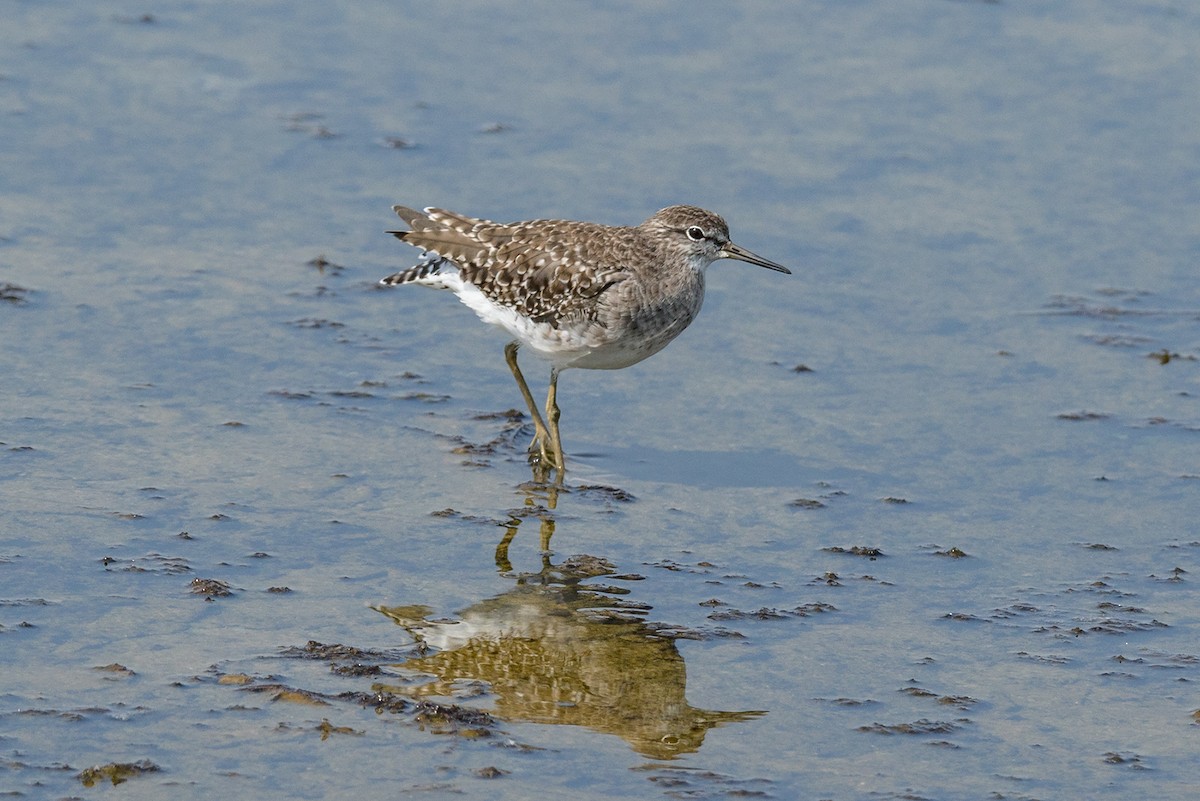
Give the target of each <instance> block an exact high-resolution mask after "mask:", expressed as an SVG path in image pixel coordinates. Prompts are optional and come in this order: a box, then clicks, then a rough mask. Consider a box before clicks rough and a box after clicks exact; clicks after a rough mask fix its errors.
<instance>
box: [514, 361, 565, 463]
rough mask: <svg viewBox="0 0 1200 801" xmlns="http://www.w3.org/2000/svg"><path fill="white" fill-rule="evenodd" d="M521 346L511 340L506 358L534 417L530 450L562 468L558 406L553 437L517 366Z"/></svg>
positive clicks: (552, 389)
mask: <svg viewBox="0 0 1200 801" xmlns="http://www.w3.org/2000/svg"><path fill="white" fill-rule="evenodd" d="M519 347H520V343H519V342H509V343H508V344H507V345H505V346H504V360H505V361H506V362H508V369H509V370H511V371H512V374H513V378H515V379H516V380H517V388H518V389H520V390H521V397H522V398H524V399H525V405H526V406H528V407H529V416H530V417H532V418H533V427H534V429H535V433H534V435H533V442H531V443H530V444H529V450H530V452H533V451H537V452H538V455H539V456H541V458H542V462H543V464H545V465H547V466H548V467H556V468H559V469H561V468H562V446H561V445H559V444H558V407H557V406H555V407H554V412H555V415H554V436H553V437H552V436H551V434H550V431H549V429H547V428H546V421H545V420H543V419H542V413H541V412H540V411H538V407H537V403H536V402H535V401H534V399H533V394H532V393H531V392H530V391H529V385H528V384H526V383H525V376H523V375H521V368H520V367H518V366H517V348H519ZM556 373H557V371H553V372H552V374H551V378H552V379H553V378H555V377H556ZM550 392H551V397H553V393H554V384H553V381H552V383H551V384H550ZM547 409H549V402H547Z"/></svg>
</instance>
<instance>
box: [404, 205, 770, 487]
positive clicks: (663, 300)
mask: <svg viewBox="0 0 1200 801" xmlns="http://www.w3.org/2000/svg"><path fill="white" fill-rule="evenodd" d="M392 209H393V211H395V212H396V214H398V215H400V218H401V219H402V220H404V222H406V223H407V224H408V226H409V228H411V229H412V230H410V231H388V233H389V234H392V235H394V236H395V237H396V238H397V239H400V240H402V241H404V242H407V243H409V244H410V245H415V246H416V247H419V248H421V249H422V250H423V251H424V253H423V254H422V258H421V260H420V261H419V263H418V264H417V265H416V266H415V267H411V268H410V269H407V270H405V271H403V272H399V273H396V274H395V275H390V276H388V277H387V278H384V279H383V280H382V281H380V284H383V285H386V286H392V285H395V284H420V285H422V286H428V287H434V288H437V289H449V290H450V291H452V292H453V293H454V294H455V295H457V296H458V299H459V300H461V301H462V302H463V303H465V304H466V305H467V306H469V307H470V308H471V309H472V310H473V311H474V312H475V313H476V314H477V315H479V318H480V319H481V320H483V321H484V322H486V323H492V324H493V325H497V326H499V327H500V328H503V329H504V330H505V331H507V332H508V333H509V334H510V335H511V336H512V337H514V339H513V340H512V341H511V342H509V343H508V345H507V346H506V347H505V348H504V356H505V359H506V360H507V361H508V367H509V369H510V370H512V374H513V378H515V379H516V380H517V386H518V387H519V388H520V390H521V395H522V397H524V399H525V404H526V405H527V406H528V407H529V414H530V416H531V417H532V418H533V425H534V428H535V429H536V433H535V435H534V438H533V443H532V444H531V445H530V447H529V450H530V453H531V455H532V456H531V458H537V459H540V463H541V465H543V466H544V467H548V468H553V469H557V470H559V471H561V470H562V469H563V464H564V459H563V450H562V441H561V439H560V438H559V432H558V421H559V416H560V415H559V409H558V402H557V400H556V395H557V390H558V374H559V373H560V372H561V371H563V370H565V369H566V368H568V367H584V368H589V369H593V370H615V369H618V368H621V367H628V366H629V365H631V364H636V363H638V362H640V361H641V360H642V359H645V358H646V357H647V356H652V355H653V354H655V353H658V352H659V351H660V350H662V349H663V348H664V347H666V345H667V343H668V342H670V341H671V340H672V339H674V338H675V337H677V336H679V334H680V333H681V332H682V331H683V329H685V328H687V327H688V325H689V324H690V323H691V322H692V320H694V319H695V318H696V315H697V314H698V313H699V311H700V304H701V303H702V302H703V301H704V271H705V270H706V269H707V268H708V265H710V264H712V263H713V262H714V261H716V260H718V259H737V260H738V261H744V262H748V263H750V264H757V265H758V266H760V267H766V268H768V269H770V270H776V271H778V272H781V273H788V274H790V273H791V270H789V269H788V268H786V267H784V266H782V265H780V264H776V263H775V262H773V261H769V260H767V259H764V258H763V257H761V256H757V255H755V254H754V253H751V252H750V251H748V250H746V249H745V248H742V247H739V246H738V245H735V244H734V243H733V242H730V241H729V226H727V225H726V224H725V221H724V220H723V219H721V217H719V216H718V215H716V214H713V213H712V212H710V211H705V210H704V209H700V208H697V207H695V206H668V207H667V208H665V209H663V210H662V211H660V212H658V213H657V214H655V215H654V216H653V217H651V218H650V219H648V220H646V221H645V222H644V223H642V224H641V225H637V226H632V227H630V226H619V227H614V226H608V225H599V224H597V223H588V222H573V221H570V220H532V221H529V222H517V223H495V222H492V221H490V220H482V219H476V218H474V217H467V216H464V215H462V214H456V213H454V212H452V211H446V210H445V209H435V208H428V209H425V211H423V212H420V211H416V210H415V209H410V208H408V207H407V206H393V207H392ZM522 345H525V346H528V347H529V348H530V349H532V350H533V351H535V352H536V353H537V354H538V355H539V356H541V357H542V358H544V359H547V360H548V361H549V362H550V364H551V367H550V389H549V393H548V394H547V396H546V407H545V408H546V416H545V418H544V419H543V417H542V415H541V412H540V411H539V410H538V407H537V403H536V402H535V401H534V399H533V395H532V394H531V393H530V392H529V385H528V384H526V383H525V377H524V376H523V375H521V369H520V367H518V366H517V348H519V347H521V346H522Z"/></svg>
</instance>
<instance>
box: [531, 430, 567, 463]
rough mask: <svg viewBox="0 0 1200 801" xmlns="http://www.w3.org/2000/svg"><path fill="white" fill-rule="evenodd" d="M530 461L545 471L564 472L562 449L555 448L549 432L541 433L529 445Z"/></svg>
mask: <svg viewBox="0 0 1200 801" xmlns="http://www.w3.org/2000/svg"><path fill="white" fill-rule="evenodd" d="M529 461H530V462H531V463H534V464H535V466H536V467H539V468H541V469H543V470H560V471H561V470H562V469H563V461H564V460H563V455H562V448H561V446H560V447H555V442H554V440H553V439H552V438H551V437H550V434H549V433H548V432H543V431H539V432H538V433H537V434H535V435H534V437H533V442H531V443H529Z"/></svg>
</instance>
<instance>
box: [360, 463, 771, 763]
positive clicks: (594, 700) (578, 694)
mask: <svg viewBox="0 0 1200 801" xmlns="http://www.w3.org/2000/svg"><path fill="white" fill-rule="evenodd" d="M560 489H561V487H557V486H550V487H547V486H545V485H542V484H536V483H535V484H534V485H530V486H528V487H526V488H525V490H526V499H527V504H526V509H528V510H529V514H527V515H526V516H524V517H520V518H518V517H514V519H513V520H512V522H511V524H510V525H509V526H508V528H507V530H506V533H505V536H504V539H503V540H502V541H501V543H500V545H499V546H498V547H497V550H496V563H497V566H498V567H499V568H500V570H501V572H502V573H504V574H505V575H506V576H508V577H510V578H513V579H515V582H516V583H515V586H513V587H512V589H510V590H508V591H507V592H504V593H502V594H500V595H498V596H496V597H494V598H489V599H487V600H484V601H480V602H479V603H476V604H473V605H472V606H470V607H468V608H467V609H464V610H462V611H461V612H459V614H458V615H457V619H454V620H430V619H429V612H430V610H429V609H428V608H426V607H422V606H403V607H401V606H381V607H377V609H378V611H379V612H382V613H383V614H385V615H387V616H388V617H390V618H392V619H393V620H394V621H396V623H398V624H399V625H401V626H403V627H404V628H405V629H406V630H407V631H408V632H409V633H410V634H411V635H412V637H413V638H414V639H416V640H417V641H418V642H419V643H421V644H422V645H423V646H424V648H425V649H426V650H425V653H424V654H423V655H422V656H419V657H416V658H413V659H410V660H408V661H407V662H404V663H403V664H401V665H398V666H397V667H398V668H400V669H401V670H402V671H404V672H406V673H407V672H413V673H417V674H424V675H427V676H431V677H433V678H432V680H430V681H427V682H426V683H413V684H409V683H405V684H400V685H396V686H389V685H378V686H377V687H376V690H377V691H386V692H394V693H400V694H405V695H410V696H450V697H453V696H455V695H456V693H458V694H461V690H462V685H463V683H464V682H470V681H482V682H486V683H487V684H488V685H489V686H490V690H491V693H492V695H493V696H494V697H495V708H494V714H496V715H497V716H498V717H500V718H503V719H507V720H514V721H528V722H536V723H563V724H570V725H576V726H586V727H588V728H590V729H592V730H594V731H598V732H603V733H607V734H615V735H618V736H619V737H621V738H623V739H624V740H625V741H626V742H628V743H629V745H630V746H631V747H632V748H633V749H634V750H635V751H637V752H638V753H640V754H643V755H645V756H648V757H653V758H657V759H669V758H671V757H674V756H677V755H680V754H686V753H690V752H693V751H696V750H697V749H699V748H700V746H701V744H702V743H703V741H704V737H705V734H706V733H707V731H708V730H709V729H711V728H713V727H714V726H719V725H722V724H725V723H730V722H734V721H741V720H746V719H748V718H752V717H756V716H758V715H761V714H763V713H761V712H753V711H746V712H720V711H715V710H709V709H698V708H696V707H693V706H691V705H689V704H688V702H687V698H686V692H685V691H686V685H687V671H686V667H685V665H684V661H683V657H682V656H681V655H680V654H679V651H678V649H677V648H676V646H675V638H674V636H673V635H671V634H670V633H668V632H665V631H663V630H661V629H657V628H656V627H655V626H654V624H652V623H649V622H647V621H646V620H643V619H642V617H641V616H642V615H644V613H645V612H648V611H649V607H647V606H645V605H639V604H636V603H632V602H630V601H629V600H626V599H624V598H623V597H622V596H623V595H625V594H626V593H627V590H625V589H624V588H621V587H615V586H609V585H600V584H596V583H589V580H590V581H591V582H595V581H596V579H597V578H598V577H600V576H611V575H613V574H614V573H615V572H616V569H615V567H614V566H613V565H612V563H611V562H609V561H608V560H606V559H602V558H598V557H592V556H573V557H571V558H569V559H566V560H562V561H560V562H559V563H557V564H555V563H553V560H552V557H551V555H550V553H549V547H548V546H549V541H550V537H551V536H552V535H553V534H554V519H553V516H552V514H551V511H552V510H553V509H554V507H555V505H556V504H557V497H558V492H559V490H560ZM529 519H537V520H538V521H539V526H540V535H541V546H542V555H541V559H542V566H541V569H540V570H539V571H538V572H536V573H527V574H520V575H513V574H512V565H511V563H509V561H508V546H509V544H510V543H511V542H512V541H513V538H514V537H515V536H516V533H517V530H518V529H519V527H520V526H521V525H522V523H523V521H524V520H529Z"/></svg>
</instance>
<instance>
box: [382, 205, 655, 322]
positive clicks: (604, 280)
mask: <svg viewBox="0 0 1200 801" xmlns="http://www.w3.org/2000/svg"><path fill="white" fill-rule="evenodd" d="M395 211H396V213H397V214H398V215H400V217H401V218H402V219H403V220H404V221H405V222H407V223H408V224H409V226H411V227H412V229H413V230H411V231H399V232H396V231H393V232H391V233H393V234H395V236H396V237H397V238H399V239H402V240H403V241H405V242H408V243H410V244H412V245H416V246H417V247H420V248H423V249H425V250H428V251H431V252H434V253H436V254H438V255H439V256H442V257H444V258H447V259H450V260H451V261H453V262H454V263H455V264H457V265H458V267H459V269H460V270H461V272H462V277H463V280H465V281H468V282H469V283H471V284H474V285H475V286H476V287H478V288H479V290H480V291H481V292H483V294H484V295H485V296H486V297H487V298H488V299H489V300H491V301H492V302H493V303H496V304H498V305H501V306H505V307H508V308H512V309H514V310H516V311H517V312H519V313H521V314H522V315H524V316H526V317H528V318H530V319H531V320H534V321H535V322H542V323H548V324H550V325H551V326H553V327H556V328H557V327H558V326H559V324H560V323H563V322H568V321H569V322H582V321H597V320H598V317H599V312H600V306H599V304H600V298H601V296H602V295H603V293H604V292H605V291H607V290H608V289H610V288H611V287H613V286H615V285H616V284H617V283H619V282H620V281H621V280H623V279H624V278H625V277H627V273H626V270H625V269H624V266H623V265H625V264H628V263H629V261H628V259H629V257H630V256H632V255H633V254H632V251H633V250H634V249H635V242H636V237H635V236H634V234H633V231H632V229H628V228H609V227H607V226H602V225H596V224H593V223H579V222H569V221H564V220H533V221H531V222H524V223H514V224H511V225H506V224H502V223H494V222H491V221H489V220H481V219H476V218H474V217H466V216H464V215H461V214H456V213H454V212H450V211H446V210H444V209H427V210H426V211H425V212H424V213H421V212H417V211H414V210H413V209H409V208H406V207H404V206H397V207H395Z"/></svg>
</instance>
